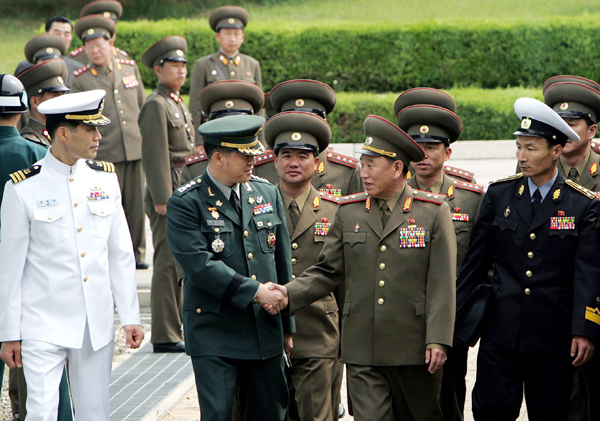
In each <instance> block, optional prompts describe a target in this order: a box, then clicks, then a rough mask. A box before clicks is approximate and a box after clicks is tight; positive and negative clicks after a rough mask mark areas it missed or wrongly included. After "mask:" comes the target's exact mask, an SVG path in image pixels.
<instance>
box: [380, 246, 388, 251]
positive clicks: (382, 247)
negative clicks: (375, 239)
mask: <svg viewBox="0 0 600 421" xmlns="http://www.w3.org/2000/svg"><path fill="white" fill-rule="evenodd" d="M379 250H381V251H386V250H387V247H386V246H381V248H380V249H379Z"/></svg>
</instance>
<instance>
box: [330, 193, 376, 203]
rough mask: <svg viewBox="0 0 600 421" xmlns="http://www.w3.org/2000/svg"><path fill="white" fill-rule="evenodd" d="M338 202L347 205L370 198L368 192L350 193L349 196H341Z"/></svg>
mask: <svg viewBox="0 0 600 421" xmlns="http://www.w3.org/2000/svg"><path fill="white" fill-rule="evenodd" d="M339 199H340V201H339V202H338V203H339V204H340V205H347V204H348V203H356V202H364V201H365V200H367V199H370V197H369V195H368V194H367V192H362V193H356V194H349V195H348V196H342V197H340V198H339Z"/></svg>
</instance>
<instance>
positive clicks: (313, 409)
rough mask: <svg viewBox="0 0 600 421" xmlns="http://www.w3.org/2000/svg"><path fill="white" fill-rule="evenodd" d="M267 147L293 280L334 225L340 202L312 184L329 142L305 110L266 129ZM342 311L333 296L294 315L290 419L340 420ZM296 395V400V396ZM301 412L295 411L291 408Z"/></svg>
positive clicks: (324, 129)
mask: <svg viewBox="0 0 600 421" xmlns="http://www.w3.org/2000/svg"><path fill="white" fill-rule="evenodd" d="M264 131H265V140H266V142H267V146H268V147H270V148H271V149H273V150H274V153H275V155H276V158H275V167H276V168H277V172H278V174H279V184H278V190H279V193H280V194H281V197H282V199H283V205H284V209H285V213H286V217H287V226H288V230H289V233H290V240H291V242H292V271H293V275H292V279H295V278H296V277H297V276H300V274H302V272H303V271H304V270H305V269H306V268H308V267H310V266H312V265H313V264H315V263H317V261H318V257H319V253H320V251H321V249H322V248H323V244H324V241H325V239H326V238H327V232H328V231H329V227H330V226H331V223H332V222H333V217H334V216H335V211H336V209H337V202H338V200H339V198H338V197H336V196H333V195H328V194H324V193H320V192H318V191H317V189H315V188H314V187H313V186H312V185H311V184H310V181H311V178H312V175H313V174H314V172H315V169H316V166H317V165H318V158H317V157H318V155H319V152H320V151H323V150H325V149H326V148H327V145H328V144H329V141H330V140H331V129H330V127H329V125H328V124H327V122H326V121H325V120H323V119H322V118H321V117H318V116H316V115H314V114H311V113H307V112H303V111H288V112H284V113H280V114H277V115H276V116H274V117H273V118H271V119H270V120H269V122H268V123H267V125H266V126H265V130H264ZM338 313H339V309H338V306H337V302H336V298H335V296H334V294H333V292H332V293H329V294H328V295H326V296H324V297H323V298H321V299H319V300H317V301H315V302H314V303H313V304H311V305H310V306H308V307H306V308H304V309H302V310H300V311H298V312H297V313H296V333H294V334H293V335H292V336H293V340H294V348H293V349H292V353H291V356H290V357H291V360H292V375H291V380H292V384H290V392H291V393H290V394H291V396H292V398H291V399H290V410H288V414H289V416H290V419H297V420H302V421H304V420H315V421H317V420H320V421H326V420H327V421H333V420H334V419H337V416H338V404H339V402H338V401H337V400H336V401H335V402H334V398H337V397H338V396H339V391H340V387H341V380H342V379H341V377H340V376H338V377H337V378H336V380H337V382H334V381H333V380H334V370H335V368H336V366H337V364H338V363H337V357H338V350H339V315H338ZM294 395H295V399H293V396H294ZM296 402H297V410H295V411H292V410H291V407H296Z"/></svg>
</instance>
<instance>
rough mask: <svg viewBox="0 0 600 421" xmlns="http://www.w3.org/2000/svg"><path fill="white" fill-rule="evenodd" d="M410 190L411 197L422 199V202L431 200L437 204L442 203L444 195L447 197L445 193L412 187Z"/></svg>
mask: <svg viewBox="0 0 600 421" xmlns="http://www.w3.org/2000/svg"><path fill="white" fill-rule="evenodd" d="M412 191H413V199H415V200H422V201H423V202H431V203H435V204H437V205H440V204H442V203H443V202H444V200H445V199H446V197H448V196H446V195H445V194H438V193H431V192H428V191H423V190H417V189H412Z"/></svg>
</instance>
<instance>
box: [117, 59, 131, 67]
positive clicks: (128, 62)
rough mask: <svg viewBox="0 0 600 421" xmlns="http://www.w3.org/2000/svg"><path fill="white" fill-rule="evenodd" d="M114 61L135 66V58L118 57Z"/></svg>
mask: <svg viewBox="0 0 600 421" xmlns="http://www.w3.org/2000/svg"><path fill="white" fill-rule="evenodd" d="M116 62H117V63H121V64H128V65H130V66H135V60H131V59H124V58H118V59H117V60H116Z"/></svg>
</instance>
